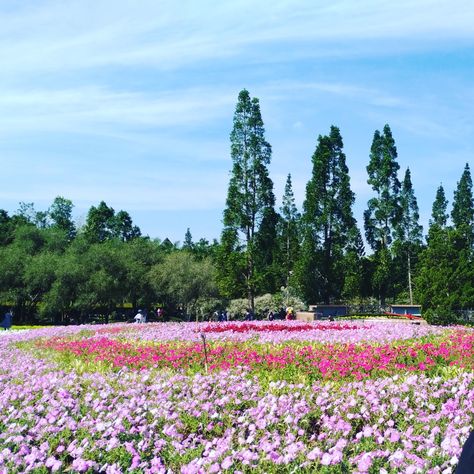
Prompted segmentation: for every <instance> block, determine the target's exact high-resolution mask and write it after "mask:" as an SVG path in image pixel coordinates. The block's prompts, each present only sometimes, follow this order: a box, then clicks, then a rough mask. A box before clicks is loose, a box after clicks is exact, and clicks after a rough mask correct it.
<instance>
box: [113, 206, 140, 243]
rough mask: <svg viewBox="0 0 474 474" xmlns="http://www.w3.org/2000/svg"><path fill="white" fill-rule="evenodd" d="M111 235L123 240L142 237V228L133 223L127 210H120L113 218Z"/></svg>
mask: <svg viewBox="0 0 474 474" xmlns="http://www.w3.org/2000/svg"><path fill="white" fill-rule="evenodd" d="M110 227H111V235H112V237H114V238H116V239H119V240H121V241H123V242H128V241H129V240H133V239H136V238H137V237H140V235H141V231H140V228H139V227H138V226H136V225H133V222H132V218H131V217H130V214H129V213H128V212H127V211H119V212H117V214H115V216H113V218H112V220H111V224H110Z"/></svg>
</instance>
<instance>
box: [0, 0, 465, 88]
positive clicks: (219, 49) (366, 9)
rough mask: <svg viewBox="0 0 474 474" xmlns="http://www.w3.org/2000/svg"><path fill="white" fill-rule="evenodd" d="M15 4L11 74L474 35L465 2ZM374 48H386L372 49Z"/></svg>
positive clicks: (8, 44) (5, 41)
mask: <svg viewBox="0 0 474 474" xmlns="http://www.w3.org/2000/svg"><path fill="white" fill-rule="evenodd" d="M11 5H12V6H11V7H10V8H9V9H4V11H3V12H2V10H1V9H0V23H1V24H2V33H0V56H1V58H2V65H3V70H4V73H5V74H6V76H7V77H8V75H9V74H11V73H12V72H15V71H25V72H26V71H33V70H34V71H37V72H41V71H43V72H47V71H56V72H57V73H61V72H64V71H65V70H78V69H84V68H92V67H107V66H116V67H123V66H133V65H147V66H153V67H154V68H157V69H162V70H166V69H170V68H179V67H184V66H187V65H192V64H196V63H197V62H199V61H209V60H216V59H222V58H234V57H236V56H239V55H241V56H244V55H247V56H248V57H249V58H251V57H252V56H254V54H255V52H256V51H259V54H263V55H265V54H266V52H265V51H266V49H265V48H266V47H268V46H271V45H274V46H276V47H277V48H281V44H282V43H283V42H296V44H295V46H297V43H302V45H304V44H308V42H311V48H309V49H307V50H306V53H307V54H308V55H314V54H317V53H318V50H319V51H320V54H322V55H324V54H325V53H324V47H323V46H324V45H327V44H328V43H329V44H330V43H334V44H335V45H339V46H340V47H341V49H343V50H344V51H345V53H346V54H347V55H351V54H352V53H353V51H354V41H372V40H377V41H384V40H394V39H395V40H397V42H398V43H399V45H400V47H401V46H402V44H403V43H404V44H405V46H406V43H409V44H411V45H412V47H414V48H417V47H419V45H420V42H436V43H438V42H439V40H441V39H443V40H444V41H453V40H456V41H459V40H468V41H472V39H473V37H474V26H473V22H472V18H473V17H474V4H473V3H472V2H470V1H469V0H464V1H460V2H457V3H456V7H455V8H454V7H453V5H452V3H450V2H447V1H446V0H419V1H417V2H413V1H410V0H402V1H398V2H393V1H387V0H385V1H374V0H365V1H359V2H354V1H351V0H339V1H329V0H327V1H313V2H310V1H297V2H294V1H276V2H272V4H269V3H267V2H262V3H258V2H252V1H250V0H240V1H234V2H220V3H217V4H216V3H215V2H192V1H185V2H171V1H151V0H149V1H142V2H139V3H136V2H130V1H121V2H116V1H112V0H105V1H102V2H92V1H83V0H81V1H79V0H76V1H69V2H67V3H64V2H58V1H53V0H50V1H48V0H44V1H40V2H35V3H30V2H26V3H21V2H18V3H17V2H14V3H12V4H11ZM400 40H402V41H401V42H400ZM256 46H259V48H256ZM318 46H319V47H318ZM370 46H371V48H373V49H374V50H376V51H380V50H379V48H378V46H377V43H376V42H374V43H371V45H370ZM393 46H395V49H396V47H397V44H394V45H393ZM393 46H392V47H393ZM296 49H299V48H298V47H296ZM267 52H268V50H267ZM287 54H289V55H291V52H290V51H287ZM4 79H5V78H4Z"/></svg>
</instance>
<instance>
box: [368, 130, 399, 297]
mask: <svg viewBox="0 0 474 474" xmlns="http://www.w3.org/2000/svg"><path fill="white" fill-rule="evenodd" d="M396 160H397V149H396V147H395V141H394V139H393V136H392V132H391V130H390V127H389V126H388V125H385V126H384V128H383V133H382V134H381V133H380V132H379V131H378V130H376V131H375V133H374V138H373V141H372V146H371V149H370V161H369V165H368V166H367V173H368V175H369V179H368V180H367V182H368V184H370V185H371V186H372V189H373V190H374V191H375V192H376V193H377V196H376V197H374V198H372V199H370V200H369V202H368V209H367V210H366V211H365V212H364V227H365V236H366V238H367V242H368V244H369V245H370V246H371V247H372V249H373V250H374V251H375V255H374V262H375V265H376V268H375V270H374V278H375V280H376V281H374V287H375V288H377V289H378V296H379V299H380V304H381V305H382V306H383V305H385V298H386V295H387V292H388V290H389V287H390V285H391V283H392V281H391V255H390V252H389V249H390V245H391V243H392V240H393V237H394V235H395V231H396V229H397V226H398V223H399V220H400V203H399V194H400V181H399V180H398V177H397V172H398V170H399V168H400V166H399V165H398V163H397V161H396ZM381 251H383V252H382V254H381V255H377V253H378V252H381ZM377 265H378V268H377Z"/></svg>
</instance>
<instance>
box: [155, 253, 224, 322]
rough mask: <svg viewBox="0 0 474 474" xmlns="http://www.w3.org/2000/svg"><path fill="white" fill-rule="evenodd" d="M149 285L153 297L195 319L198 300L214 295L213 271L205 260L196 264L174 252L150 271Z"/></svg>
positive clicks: (189, 257)
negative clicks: (180, 308)
mask: <svg viewBox="0 0 474 474" xmlns="http://www.w3.org/2000/svg"><path fill="white" fill-rule="evenodd" d="M150 281H151V284H152V286H153V288H154V289H155V291H156V292H157V293H160V294H161V295H162V296H163V298H165V300H166V301H167V302H168V304H172V305H174V306H182V307H183V309H185V310H186V313H187V314H189V315H194V316H195V317H196V318H198V316H199V311H198V309H199V308H198V307H197V302H198V300H199V299H200V298H211V297H214V296H216V295H217V286H216V283H215V267H214V265H213V264H212V262H211V261H210V260H209V259H203V260H197V259H196V258H195V257H193V255H192V254H191V253H190V252H187V251H181V252H174V253H171V254H169V255H167V256H165V257H164V259H163V262H162V263H161V264H159V265H155V266H154V267H153V268H152V269H151V271H150Z"/></svg>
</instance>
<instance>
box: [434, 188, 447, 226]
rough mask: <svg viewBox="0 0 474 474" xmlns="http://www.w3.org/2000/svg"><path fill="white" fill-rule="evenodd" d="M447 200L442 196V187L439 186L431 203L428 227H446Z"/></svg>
mask: <svg viewBox="0 0 474 474" xmlns="http://www.w3.org/2000/svg"><path fill="white" fill-rule="evenodd" d="M447 209H448V200H447V199H446V195H445V194H444V188H443V185H440V186H439V187H438V189H437V191H436V198H435V200H434V202H433V207H432V211H431V219H430V226H432V225H437V226H438V227H440V228H443V227H445V226H446V224H447V222H448V217H449V216H448V212H447Z"/></svg>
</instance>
